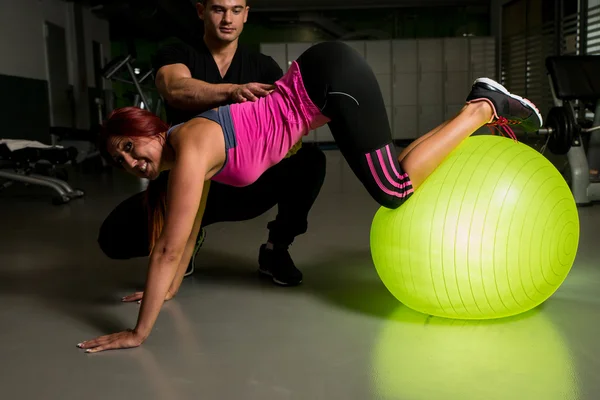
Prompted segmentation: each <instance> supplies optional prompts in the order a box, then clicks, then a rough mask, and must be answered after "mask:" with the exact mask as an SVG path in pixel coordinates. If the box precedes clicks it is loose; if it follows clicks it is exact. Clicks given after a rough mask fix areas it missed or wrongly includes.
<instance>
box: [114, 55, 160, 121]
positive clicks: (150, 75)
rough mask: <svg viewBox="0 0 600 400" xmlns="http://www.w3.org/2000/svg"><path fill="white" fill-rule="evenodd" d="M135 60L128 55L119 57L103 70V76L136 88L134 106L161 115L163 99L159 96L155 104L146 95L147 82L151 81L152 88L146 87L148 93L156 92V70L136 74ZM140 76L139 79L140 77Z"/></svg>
mask: <svg viewBox="0 0 600 400" xmlns="http://www.w3.org/2000/svg"><path fill="white" fill-rule="evenodd" d="M134 62H135V58H134V57H133V56H132V55H131V54H128V55H126V56H119V57H116V58H115V59H113V60H111V61H110V62H109V63H108V64H106V66H105V67H104V69H103V70H102V76H103V77H104V79H107V80H113V81H116V82H123V83H127V84H129V85H133V86H134V87H135V90H136V93H135V95H134V98H133V104H132V105H133V106H135V107H139V108H142V109H146V110H149V111H150V112H152V113H154V114H156V115H160V113H161V111H162V98H161V97H160V96H158V98H157V100H156V102H155V104H153V102H152V99H150V101H149V98H148V96H147V95H146V94H145V93H144V88H145V87H144V86H142V85H143V84H144V82H145V81H150V82H151V84H150V86H148V87H146V90H147V91H155V88H154V69H152V68H150V69H149V70H148V71H146V72H145V73H143V74H142V73H141V72H140V73H139V74H138V73H136V69H135V68H134V67H133V63H134ZM138 75H139V77H138Z"/></svg>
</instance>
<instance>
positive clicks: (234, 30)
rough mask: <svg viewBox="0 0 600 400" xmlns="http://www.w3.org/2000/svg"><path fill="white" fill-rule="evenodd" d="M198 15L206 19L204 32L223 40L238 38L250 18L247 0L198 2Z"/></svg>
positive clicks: (228, 40) (231, 40)
mask: <svg viewBox="0 0 600 400" xmlns="http://www.w3.org/2000/svg"><path fill="white" fill-rule="evenodd" d="M196 8H197V10H198V16H199V17H200V19H201V20H203V21H204V32H205V33H206V35H207V36H210V37H211V38H212V39H217V40H220V41H223V42H233V41H234V40H236V39H237V38H238V37H239V36H240V34H241V33H242V30H243V29H244V24H245V23H246V21H247V20H248V10H249V9H250V7H248V6H247V5H246V0H207V1H206V2H205V5H204V4H202V3H197V5H196Z"/></svg>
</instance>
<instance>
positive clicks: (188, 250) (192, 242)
mask: <svg viewBox="0 0 600 400" xmlns="http://www.w3.org/2000/svg"><path fill="white" fill-rule="evenodd" d="M209 190H210V181H206V182H204V189H202V200H201V201H200V208H199V209H198V214H197V215H196V220H195V221H194V227H193V229H192V234H191V235H190V237H189V238H188V242H187V244H186V246H185V252H184V253H183V258H182V259H181V262H180V263H179V267H177V274H176V275H175V279H173V282H172V283H171V287H170V288H169V293H168V294H169V295H170V297H174V296H175V295H176V294H177V292H178V291H179V287H180V286H181V282H182V281H183V276H184V275H185V271H186V270H187V267H188V265H189V264H190V260H191V258H192V254H193V252H194V248H195V247H196V239H197V237H198V233H199V232H200V227H201V226H202V217H203V216H204V211H205V210H206V201H207V199H208V192H209ZM168 298H169V297H167V299H168Z"/></svg>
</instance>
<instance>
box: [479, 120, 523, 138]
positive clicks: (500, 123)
mask: <svg viewBox="0 0 600 400" xmlns="http://www.w3.org/2000/svg"><path fill="white" fill-rule="evenodd" d="M520 123H521V122H520V121H511V120H508V119H506V118H505V117H498V119H497V120H496V121H494V122H490V123H489V124H487V126H489V127H490V131H492V135H493V134H495V131H494V128H496V130H497V131H498V132H499V133H500V134H501V135H502V136H506V135H505V133H506V134H507V135H508V136H509V137H510V138H511V139H513V140H514V141H515V142H518V140H517V135H516V134H515V132H514V131H513V130H512V128H511V127H510V125H518V124H520Z"/></svg>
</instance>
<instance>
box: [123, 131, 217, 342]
mask: <svg viewBox="0 0 600 400" xmlns="http://www.w3.org/2000/svg"><path fill="white" fill-rule="evenodd" d="M180 134H182V135H185V132H181V133H180ZM185 142H187V143H186V145H185V146H178V147H179V149H176V152H177V162H176V163H175V165H174V167H173V169H172V170H171V173H170V174H169V186H168V189H167V212H166V216H165V224H164V227H163V230H162V232H161V235H160V237H159V238H158V240H157V242H156V245H155V246H154V249H153V251H152V254H151V255H150V266H149V268H148V276H147V281H146V290H145V291H144V301H142V306H141V308H140V314H139V318H138V322H137V326H136V328H135V329H134V333H136V334H138V335H139V337H140V338H141V339H142V341H144V340H145V339H146V338H147V337H148V336H149V335H150V332H151V330H152V327H153V326H154V323H155V322H156V319H157V317H158V314H159V312H160V308H161V306H162V304H163V302H164V300H165V296H166V294H167V291H168V290H169V287H170V286H171V284H172V283H173V280H174V279H175V276H176V273H177V267H178V266H179V264H180V263H181V262H182V259H183V255H184V252H185V248H186V244H187V243H188V239H189V238H190V236H191V234H192V229H193V227H194V224H195V222H196V220H197V218H196V217H197V215H198V210H199V209H200V203H201V199H202V193H203V187H204V181H205V179H206V176H207V175H208V172H209V170H210V169H211V167H210V166H208V165H207V163H206V161H207V157H205V156H203V153H204V152H203V151H202V149H201V148H197V146H196V145H197V144H198V141H196V143H194V141H191V140H186V141H185Z"/></svg>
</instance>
